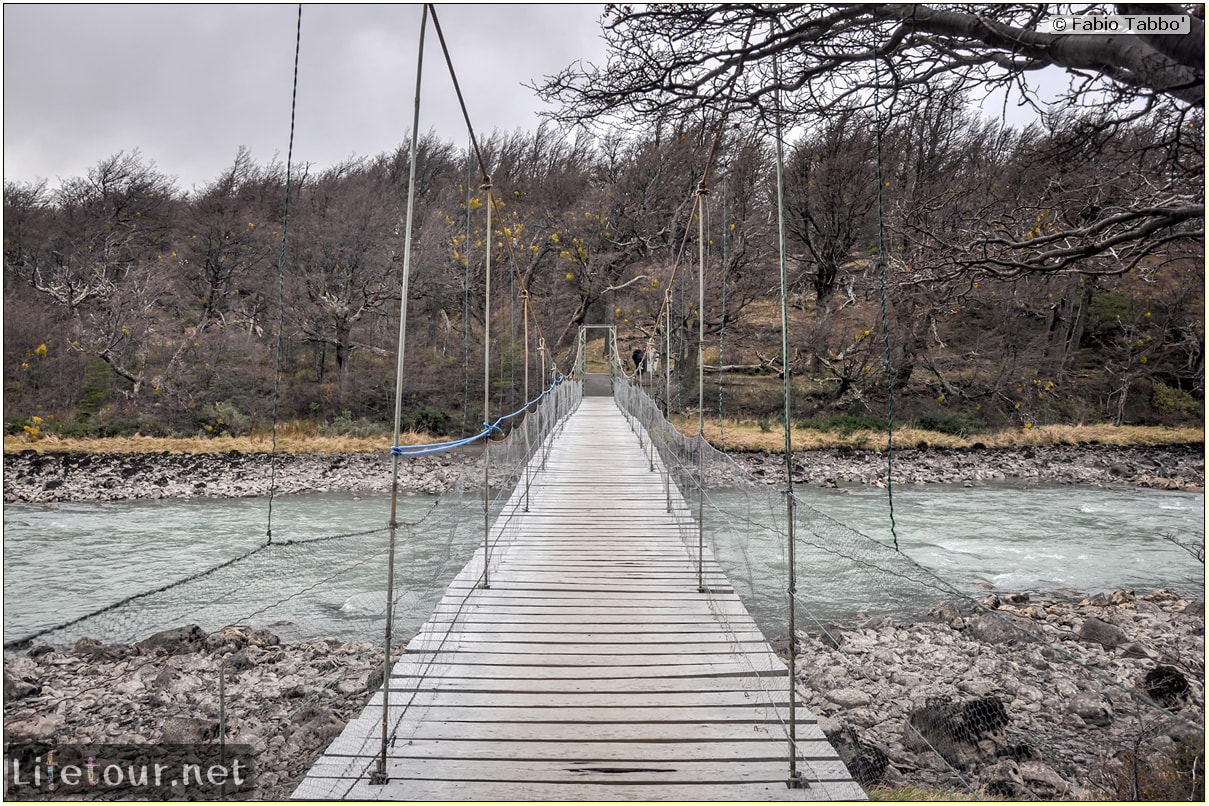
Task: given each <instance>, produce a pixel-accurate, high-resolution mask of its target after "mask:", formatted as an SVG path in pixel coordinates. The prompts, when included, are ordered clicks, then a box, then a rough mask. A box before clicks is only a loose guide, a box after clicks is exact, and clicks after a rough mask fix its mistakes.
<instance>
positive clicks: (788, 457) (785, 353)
mask: <svg viewBox="0 0 1209 806" xmlns="http://www.w3.org/2000/svg"><path fill="white" fill-rule="evenodd" d="M777 67H778V62H777V60H776V59H773V69H774V70H776V71H777V81H779V80H780V71H779V70H777ZM777 102H778V108H779V103H780V96H779V95H778V96H777ZM776 143H777V234H778V242H779V252H780V263H781V363H782V364H783V365H784V366H783V370H784V371H783V372H782V377H783V378H784V386H783V394H784V407H785V412H784V413H785V509H786V518H787V522H786V526H787V530H786V531H787V539H788V541H789V553H788V554H789V557H788V559H789V579H788V586H787V588H788V598H789V679H788V681H787V682H788V685H789V777H788V778H787V779H786V781H785V785H786V786H788V787H789V788H790V789H805V788H808V787H809V786H810V784H809V783H808V782H807V781H806V779H805V778H803V777H802V773H801V772H800V771H799V770H798V710H797V703H798V692H797V658H798V636H797V633H796V628H795V623H794V610H795V607H796V605H797V589H798V587H797V586H798V583H797V569H796V568H795V567H794V511H793V510H794V506H793V501H794V499H793V432H792V423H793V421H792V419H791V414H792V411H791V408H792V401H793V398H792V391H793V386H792V385H791V383H790V367H789V303H788V302H787V300H788V296H789V282H788V268H787V267H786V249H785V149H784V144H783V143H782V140H781V121H780V116H779V115H778V117H777V125H776Z"/></svg>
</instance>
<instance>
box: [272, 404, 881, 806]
mask: <svg viewBox="0 0 1209 806" xmlns="http://www.w3.org/2000/svg"><path fill="white" fill-rule="evenodd" d="M656 463H658V459H656ZM656 467H657V469H659V468H660V466H659V465H658V464H656ZM661 479H662V475H661V474H660V473H658V472H656V473H652V472H651V471H650V461H649V459H648V457H647V456H646V455H644V453H643V452H642V449H641V448H640V447H639V441H638V438H637V436H636V435H635V434H634V433H633V432H632V431H631V429H630V427H629V425H628V424H627V422H626V419H625V417H624V416H623V415H622V414H621V412H620V411H618V409H617V408H616V406H615V405H614V403H613V400H612V399H611V398H607V397H585V398H584V400H583V403H582V405H581V406H580V408H579V410H578V411H577V412H576V413H575V414H574V415H572V417H571V418H570V419H569V421H568V422H567V425H566V427H565V430H564V431H563V433H562V435H561V436H560V437H559V438H558V439H557V440H556V441H555V443H554V445H553V446H552V448H551V451H550V456H549V459H548V462H547V465H546V468H545V470H543V471H540V472H538V473H536V474H535V476H534V477H533V480H532V484H531V487H530V499H529V511H527V512H524V511H521V509H523V505H522V504H521V501H520V496H521V495H523V493H522V491H520V490H518V491H517V492H516V493H515V494H514V495H513V499H512V500H511V501H510V502H509V504H508V506H507V507H506V508H505V510H504V513H505V514H504V515H501V516H500V518H499V520H498V521H497V523H496V525H495V527H494V529H493V535H494V536H495V539H496V540H498V543H497V544H496V546H495V548H493V550H492V555H491V556H492V568H491V574H490V582H491V586H490V588H486V589H484V588H483V587H481V585H479V582H480V581H481V575H482V563H483V556H482V549H480V550H479V553H478V554H477V555H476V556H475V557H474V558H473V559H472V560H471V561H470V563H469V564H468V565H467V566H466V568H465V569H463V571H462V573H461V574H459V575H458V577H457V578H456V579H454V581H453V583H452V584H451V585H450V586H449V589H448V590H447V592H446V594H445V596H444V598H443V599H442V601H441V603H440V604H439V605H438V606H437V608H436V610H435V611H434V613H433V615H432V617H431V618H430V620H429V621H428V622H427V623H426V624H425V625H424V627H423V628H422V629H421V632H420V633H419V634H418V635H416V636H415V637H414V638H413V639H412V640H411V642H409V644H408V647H407V651H406V653H405V654H404V655H403V656H402V658H401V659H400V660H399V661H398V662H397V663H396V665H395V666H394V669H393V672H392V675H391V677H390V679H389V680H388V681H387V685H389V687H390V706H389V707H390V722H389V724H390V725H391V730H390V734H391V736H392V737H393V739H392V741H391V743H390V745H389V749H388V764H387V774H388V776H389V781H388V782H387V783H386V784H384V785H378V784H372V783H370V774H371V773H372V772H373V771H374V770H375V769H376V766H377V760H378V755H379V752H380V746H381V745H380V739H381V730H382V727H381V724H382V721H381V718H382V702H383V694H382V692H381V691H379V692H378V694H377V695H376V696H375V697H374V698H373V699H372V700H371V701H370V702H369V704H368V705H367V707H366V708H365V711H364V712H363V713H362V714H361V716H360V717H358V718H357V719H355V720H354V721H352V722H350V723H349V724H348V726H347V727H346V729H345V730H344V732H343V733H342V734H341V736H340V737H338V738H337V739H336V741H334V742H333V743H332V745H331V746H330V747H329V748H328V749H327V751H326V753H325V754H324V755H323V756H322V757H321V758H320V759H319V760H318V761H317V762H316V763H315V765H314V766H313V767H312V768H311V770H310V772H309V773H308V775H307V777H306V778H305V779H304V780H303V782H302V783H301V784H300V785H299V786H298V788H297V789H296V790H295V792H294V793H293V798H294V799H299V800H442V801H478V800H490V801H522V800H525V801H533V800H538V801H576V800H592V801H629V800H634V801H666V800H682V801H714V800H864V799H865V794H864V792H863V791H862V790H861V788H860V787H859V786H858V785H857V784H856V783H854V782H853V781H852V779H851V777H850V776H849V774H848V772H847V770H846V769H845V767H844V765H843V764H842V763H841V762H840V760H839V758H838V757H837V755H836V753H835V751H834V749H833V748H832V747H831V746H830V745H829V744H828V743H827V741H826V739H825V738H824V737H823V734H822V732H821V731H820V730H819V728H818V726H817V724H816V722H815V719H814V717H813V716H812V715H811V714H810V713H809V712H807V711H806V710H805V709H803V708H802V707H800V706H799V708H798V711H797V713H798V729H797V735H798V762H797V766H798V770H799V772H800V773H801V774H802V776H803V777H804V778H805V779H806V780H807V782H808V783H809V786H808V787H807V788H800V789H790V788H789V787H787V786H786V779H787V777H788V769H789V768H788V749H787V739H786V728H785V724H784V723H785V720H787V718H788V708H787V702H788V692H787V680H786V678H787V672H786V669H785V665H784V664H783V662H782V661H781V660H780V659H779V658H778V657H777V656H776V655H775V654H774V653H773V651H772V650H771V648H770V647H769V646H768V644H767V642H766V641H765V640H764V638H763V636H762V635H761V634H760V631H759V629H758V628H757V627H756V624H755V622H754V621H753V620H752V619H751V617H750V615H749V614H748V613H747V611H746V610H745V609H744V607H743V605H742V603H741V602H740V601H739V599H738V597H737V596H735V594H734V592H733V590H732V588H731V586H730V584H729V583H728V582H727V580H726V577H725V575H724V574H723V573H722V571H721V570H720V569H719V567H718V566H717V565H716V564H715V563H714V562H713V560H712V558H711V557H710V556H709V555H708V553H707V555H706V558H705V564H704V569H705V582H706V586H707V587H708V588H709V592H708V593H704V594H703V593H700V592H698V586H697V561H696V556H695V547H696V526H695V524H694V523H692V521H691V516H690V514H689V511H688V508H687V507H686V506H685V503H684V501H683V500H682V499H681V498H680V497H679V494H678V493H677V492H676V490H675V488H674V487H673V489H672V493H673V496H674V498H673V507H672V510H673V511H672V512H670V513H669V512H668V507H667V497H666V495H665V492H664V485H663V484H662V481H661ZM509 513H512V514H510V515H509ZM686 544H687V545H686Z"/></svg>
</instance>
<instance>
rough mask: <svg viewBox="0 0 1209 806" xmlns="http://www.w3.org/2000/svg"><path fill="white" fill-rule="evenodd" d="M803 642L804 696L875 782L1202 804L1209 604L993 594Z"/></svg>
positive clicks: (1000, 794) (1150, 597)
mask: <svg viewBox="0 0 1209 806" xmlns="http://www.w3.org/2000/svg"><path fill="white" fill-rule="evenodd" d="M799 646H800V655H799V657H798V662H797V673H798V680H799V690H800V692H801V694H802V697H803V701H804V703H805V704H806V706H807V707H808V708H809V709H810V710H811V711H812V712H814V714H815V715H817V716H818V717H819V722H820V727H822V729H823V730H824V732H825V733H826V735H827V737H828V738H829V739H830V740H831V742H832V744H833V745H834V746H835V747H836V748H837V750H838V751H839V752H840V755H841V757H842V758H843V759H844V761H845V763H846V764H847V765H848V767H849V770H850V771H851V772H852V773H853V775H854V777H856V778H857V780H858V781H859V782H860V783H861V784H862V785H864V786H866V787H871V786H881V787H889V788H891V789H895V788H916V789H918V788H920V787H925V788H927V787H935V788H939V789H946V790H952V789H962V788H964V787H961V786H960V781H961V780H962V779H964V781H965V782H966V785H967V786H968V788H969V789H970V790H973V792H974V793H975V794H977V795H978V796H979V797H981V798H988V799H996V800H998V799H1008V800H1018V799H1024V800H1107V801H1118V800H1170V799H1189V798H1190V799H1192V800H1203V797H1204V789H1203V780H1204V762H1203V758H1204V757H1203V749H1204V713H1205V662H1204V661H1205V603H1204V600H1203V599H1202V600H1195V601H1187V600H1183V599H1180V598H1179V597H1177V596H1176V595H1175V594H1172V593H1170V592H1167V591H1158V592H1155V593H1150V594H1144V595H1138V596H1135V595H1134V593H1133V592H1132V591H1124V590H1120V591H1114V592H1112V593H1111V594H1107V593H1105V594H1098V595H1096V596H1093V597H1090V598H1088V599H1085V600H1082V601H1079V602H1035V603H1034V602H1030V601H1029V599H1028V596H1027V595H1023V594H1021V595H1014V596H1005V597H1002V599H1001V598H1000V597H997V596H989V597H987V598H986V599H983V600H982V602H981V603H979V605H978V606H976V607H971V606H967V607H966V608H964V609H961V608H959V607H958V606H956V605H954V604H952V603H947V602H946V603H942V604H940V605H938V606H937V607H936V608H934V609H933V611H932V617H931V619H929V620H924V621H919V622H914V623H895V622H893V621H891V620H888V619H875V620H871V621H868V622H865V623H862V624H853V625H845V626H842V627H830V628H827V629H824V630H818V631H817V632H814V633H812V634H810V635H801V636H800V637H799ZM1156 706H1160V707H1156ZM958 775H960V778H958ZM1198 782H1200V783H1198ZM1198 787H1199V789H1198ZM1198 791H1199V793H1200V794H1199V796H1198V795H1197V794H1196V793H1197V792H1198Z"/></svg>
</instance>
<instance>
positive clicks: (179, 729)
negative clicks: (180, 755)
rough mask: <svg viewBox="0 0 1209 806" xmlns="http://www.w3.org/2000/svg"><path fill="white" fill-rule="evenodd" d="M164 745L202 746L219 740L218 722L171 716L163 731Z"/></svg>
mask: <svg viewBox="0 0 1209 806" xmlns="http://www.w3.org/2000/svg"><path fill="white" fill-rule="evenodd" d="M161 734H162V736H161V741H162V742H163V743H164V744H202V743H203V742H209V741H211V740H213V739H216V738H218V722H217V720H211V719H196V718H194V717H187V716H171V717H168V718H167V719H165V720H164V722H163V727H162V729H161Z"/></svg>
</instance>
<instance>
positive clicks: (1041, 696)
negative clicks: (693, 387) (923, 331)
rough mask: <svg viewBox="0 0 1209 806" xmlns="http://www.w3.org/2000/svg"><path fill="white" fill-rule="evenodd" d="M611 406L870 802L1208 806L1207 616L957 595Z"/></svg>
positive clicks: (641, 408) (628, 401)
mask: <svg viewBox="0 0 1209 806" xmlns="http://www.w3.org/2000/svg"><path fill="white" fill-rule="evenodd" d="M615 388H616V394H617V398H618V404H619V405H620V406H621V407H622V409H623V411H625V412H626V413H627V414H628V415H629V416H630V417H631V418H632V419H633V420H634V421H635V425H636V428H638V429H639V430H641V431H643V432H645V433H646V434H649V442H648V443H647V446H648V447H647V449H648V451H650V453H651V456H652V458H653V460H654V459H656V458H657V460H658V464H659V466H660V467H661V468H668V472H667V474H666V477H667V479H668V480H669V481H668V483H670V484H674V485H676V487H677V488H679V490H681V491H682V493H683V497H684V500H685V501H686V502H687V505H688V509H689V510H690V511H691V514H692V522H693V524H694V527H696V526H698V525H699V526H700V532H699V533H698V532H697V531H696V529H695V528H693V529H687V530H686V533H685V541H686V546H687V547H688V549H689V550H690V551H693V552H704V553H706V554H707V555H709V556H711V557H713V558H715V559H716V560H717V562H718V563H719V564H720V565H721V567H722V569H723V570H724V571H725V573H726V576H727V577H728V578H729V580H730V582H731V584H733V586H734V589H735V591H736V592H737V593H738V594H739V595H740V597H741V598H742V599H743V601H744V603H745V604H746V605H747V608H748V610H749V611H750V612H751V613H752V615H753V616H754V617H755V618H756V620H757V622H758V623H759V624H760V626H761V628H762V629H763V631H764V632H765V635H767V636H768V637H769V638H770V640H772V641H773V642H774V644H775V645H777V646H778V647H779V648H780V649H781V650H782V651H784V652H785V653H786V654H788V650H789V641H788V636H789V632H790V626H791V624H792V625H793V627H794V635H795V636H796V645H795V647H794V649H795V652H794V655H795V658H796V678H797V683H798V689H799V696H801V698H802V700H803V702H804V704H805V705H806V706H807V707H808V708H809V709H810V711H811V712H812V713H813V714H814V715H815V716H816V717H818V722H819V725H820V726H821V727H822V729H823V730H824V732H825V733H826V735H827V737H828V738H829V739H830V741H831V742H832V744H833V745H834V746H835V747H836V749H837V750H838V751H839V753H840V755H841V758H843V759H844V761H845V763H846V764H847V765H848V767H849V770H850V771H851V772H852V774H853V776H854V777H855V778H856V780H857V781H858V782H859V783H861V784H862V785H863V786H866V787H884V788H887V789H888V790H889V791H890V792H892V793H896V795H897V796H898V797H906V798H911V799H918V798H921V797H922V798H925V799H928V798H929V797H930V796H929V794H928V793H929V792H932V793H935V792H938V791H955V792H958V793H964V796H966V797H978V798H989V799H1004V798H1010V799H1043V800H1050V799H1102V798H1108V799H1192V800H1200V799H1202V798H1203V764H1204V761H1203V759H1204V753H1203V750H1204V728H1203V726H1204V719H1203V713H1204V611H1203V605H1202V606H1201V607H1199V608H1198V607H1196V606H1195V603H1188V602H1185V601H1184V600H1182V599H1180V597H1178V596H1176V595H1175V594H1172V593H1170V592H1168V591H1157V592H1155V593H1151V594H1144V595H1135V594H1133V593H1132V592H1129V591H1117V592H1114V593H1113V594H1111V595H1108V594H1104V595H1098V596H1096V597H1092V598H1091V599H1084V600H1077V601H1074V600H1072V601H1068V602H1031V601H1030V600H1029V597H1028V595H1027V594H1015V595H1004V596H1002V597H1001V596H998V595H993V594H982V595H978V594H977V593H975V592H971V591H965V590H960V589H958V588H956V587H955V586H954V585H952V584H950V583H948V582H946V581H945V580H943V579H941V578H939V577H938V576H937V575H936V574H934V573H932V572H931V571H929V570H928V569H927V568H924V567H922V566H921V565H919V564H917V563H916V562H914V561H912V560H911V558H909V557H908V556H906V555H904V554H903V553H901V552H899V551H898V550H896V549H895V548H893V547H892V546H889V545H887V544H885V543H882V542H880V541H878V540H875V539H872V538H870V537H867V536H865V535H863V534H861V533H860V532H858V531H856V530H854V529H851V528H849V527H848V526H846V525H845V524H843V523H840V522H838V521H836V520H834V519H832V518H830V517H828V516H827V515H825V514H823V513H821V512H819V511H818V510H816V509H814V508H812V507H811V506H809V505H808V504H807V503H805V502H804V501H802V500H801V499H800V498H799V497H798V496H797V495H796V494H794V493H793V492H792V490H791V488H789V486H788V484H783V485H781V486H780V487H779V488H778V487H776V486H773V485H770V484H767V483H765V482H762V481H759V480H757V479H755V478H754V477H752V476H751V475H750V474H749V473H747V471H745V470H744V469H743V468H742V467H740V466H739V465H737V464H736V463H735V462H734V461H733V459H731V458H730V457H728V456H727V455H725V454H723V453H720V452H718V451H717V450H715V449H714V448H713V447H711V446H710V445H709V444H708V443H707V442H706V441H705V440H704V438H702V437H700V436H698V437H687V436H685V435H684V434H682V433H681V432H679V431H678V430H677V429H676V428H675V427H673V426H672V425H671V424H670V423H669V422H668V421H667V419H666V418H665V417H664V416H663V414H662V412H661V411H660V410H659V406H658V404H657V403H656V402H655V401H654V400H653V399H652V398H651V397H650V396H649V395H648V394H647V393H646V391H644V390H643V389H641V388H640V387H638V386H633V385H621V384H619V385H617V386H616V387H615ZM791 527H792V528H791ZM790 536H792V541H791V539H790ZM791 543H792V558H793V562H792V566H791V563H790V559H789V558H790V556H791ZM791 567H792V570H793V574H792V577H791V575H790V574H789V571H790V568H791ZM791 589H792V593H791ZM790 601H792V602H793V606H792V609H791V608H790V606H789V602H790Z"/></svg>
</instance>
